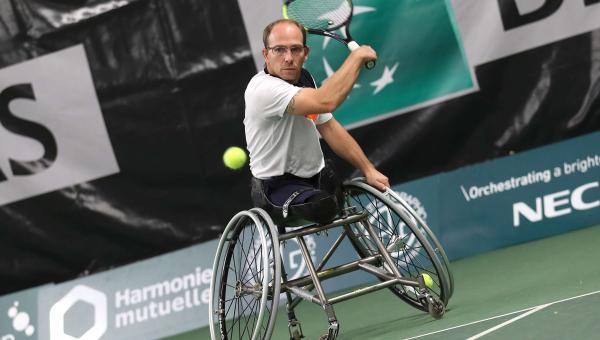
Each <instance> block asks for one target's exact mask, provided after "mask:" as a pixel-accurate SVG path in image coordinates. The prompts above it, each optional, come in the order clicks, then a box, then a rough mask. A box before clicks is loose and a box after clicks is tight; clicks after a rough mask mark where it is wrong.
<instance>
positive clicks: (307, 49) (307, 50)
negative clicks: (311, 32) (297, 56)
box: [304, 46, 310, 61]
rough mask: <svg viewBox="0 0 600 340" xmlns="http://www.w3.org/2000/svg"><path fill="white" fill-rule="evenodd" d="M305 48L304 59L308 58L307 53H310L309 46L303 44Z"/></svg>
mask: <svg viewBox="0 0 600 340" xmlns="http://www.w3.org/2000/svg"><path fill="white" fill-rule="evenodd" d="M304 48H306V55H305V56H304V61H306V60H308V55H309V54H310V47H308V46H304Z"/></svg>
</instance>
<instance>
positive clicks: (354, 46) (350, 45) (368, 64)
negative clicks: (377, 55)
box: [348, 41, 375, 70]
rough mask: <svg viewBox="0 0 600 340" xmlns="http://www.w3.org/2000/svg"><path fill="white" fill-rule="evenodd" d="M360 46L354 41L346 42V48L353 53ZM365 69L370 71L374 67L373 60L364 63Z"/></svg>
mask: <svg viewBox="0 0 600 340" xmlns="http://www.w3.org/2000/svg"><path fill="white" fill-rule="evenodd" d="M359 47H360V45H359V44H358V43H357V42H356V41H350V42H348V48H349V49H350V51H354V50H355V49H357V48H359ZM365 67H366V68H367V69H368V70H370V69H372V68H373V67H375V60H369V61H367V62H366V63H365Z"/></svg>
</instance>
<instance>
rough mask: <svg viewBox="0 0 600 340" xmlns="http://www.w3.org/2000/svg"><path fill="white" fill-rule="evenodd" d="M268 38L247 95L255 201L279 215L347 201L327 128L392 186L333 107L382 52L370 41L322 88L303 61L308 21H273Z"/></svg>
mask: <svg viewBox="0 0 600 340" xmlns="http://www.w3.org/2000/svg"><path fill="white" fill-rule="evenodd" d="M263 44H264V48H263V50H262V53H263V57H264V60H265V67H264V69H263V70H261V71H260V72H258V74H256V75H255V76H254V77H253V78H252V79H251V80H250V82H249V84H248V87H247V89H246V92H245V95H244V98H245V102H246V110H245V117H244V126H245V133H246V142H247V146H248V150H249V153H250V170H251V172H252V175H253V177H254V178H253V180H252V200H253V203H254V204H255V206H257V207H261V208H263V209H265V210H267V212H268V213H269V215H271V217H272V218H273V219H274V220H275V222H276V223H277V222H282V221H290V220H295V219H300V220H305V221H309V222H316V223H327V222H329V221H331V220H333V219H334V217H335V216H336V214H337V213H338V211H339V210H340V208H341V207H342V205H343V202H342V190H341V183H340V181H339V180H338V179H337V178H336V175H335V172H334V170H333V168H332V166H331V164H330V162H325V160H324V157H323V152H322V150H321V145H320V142H319V134H320V135H321V137H322V138H323V139H324V140H325V141H326V142H327V144H328V145H329V146H330V147H331V149H332V150H333V151H334V152H335V153H336V154H337V155H338V156H340V157H341V158H343V159H344V160H346V161H348V162H349V163H350V164H352V165H353V166H354V167H356V168H357V169H359V170H360V171H361V172H362V173H363V174H364V176H365V177H366V181H367V183H369V184H370V185H371V186H373V187H375V188H377V189H379V190H381V191H384V190H385V189H386V188H387V187H389V181H388V178H387V177H386V176H385V175H383V174H382V173H381V172H379V171H378V170H377V169H376V168H375V167H374V166H373V164H372V163H371V162H370V161H369V160H368V158H367V157H366V155H365V154H364V152H363V151H362V149H361V148H360V146H359V145H358V143H357V142H356V141H355V140H354V138H352V136H350V134H349V133H348V132H347V131H346V130H345V129H344V128H343V127H342V126H341V124H340V123H338V122H337V121H336V119H335V118H334V117H333V115H332V114H331V112H333V111H335V109H336V108H337V107H339V106H340V105H341V104H342V103H343V102H344V100H345V99H346V97H347V96H348V94H349V93H350V90H351V89H352V88H353V86H354V84H355V82H356V79H357V78H358V75H359V73H360V70H361V69H362V67H363V65H364V64H365V63H366V62H367V61H370V60H376V59H377V54H376V52H375V51H374V50H373V49H372V48H371V47H369V46H362V47H360V48H358V49H356V50H355V51H353V52H351V53H350V54H349V56H348V57H347V58H346V60H345V62H344V63H343V64H342V66H340V68H339V69H338V70H337V71H336V72H335V73H334V74H333V75H332V76H331V77H330V78H329V79H328V80H327V81H326V82H325V83H324V84H323V86H321V87H320V88H317V87H316V84H315V81H314V79H313V77H312V76H311V74H310V73H309V72H308V71H307V70H305V69H304V68H303V67H302V66H303V64H304V62H305V61H306V60H307V58H308V55H309V51H310V49H309V47H308V46H306V31H305V30H304V28H303V27H302V26H301V25H300V24H298V23H297V22H296V21H293V20H288V19H282V20H277V21H275V22H273V23H271V24H269V25H267V27H266V28H265V29H264V32H263ZM277 224H278V225H281V223H277ZM287 224H288V225H289V223H287ZM279 232H280V233H283V232H285V230H282V229H280V230H279Z"/></svg>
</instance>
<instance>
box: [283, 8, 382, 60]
mask: <svg viewBox="0 0 600 340" xmlns="http://www.w3.org/2000/svg"><path fill="white" fill-rule="evenodd" d="M352 9H353V5H352V1H351V0H286V1H285V2H284V5H283V17H284V18H286V19H293V20H296V21H297V22H299V23H300V24H301V25H302V26H304V27H305V28H306V31H307V32H308V33H311V34H318V35H323V36H326V37H330V38H333V39H335V40H337V41H339V42H341V43H344V44H346V46H348V48H349V49H350V50H351V51H354V50H356V49H357V48H359V47H360V45H359V44H358V43H356V41H354V40H353V39H352V36H351V35H350V21H351V20H352ZM342 27H344V32H345V35H346V36H345V37H342V36H341V35H339V34H336V33H333V32H334V31H336V30H338V29H340V28H342ZM365 67H366V68H367V69H372V68H373V67H375V60H369V61H367V62H366V63H365Z"/></svg>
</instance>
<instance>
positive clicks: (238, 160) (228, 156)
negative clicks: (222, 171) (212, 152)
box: [223, 146, 248, 170]
mask: <svg viewBox="0 0 600 340" xmlns="http://www.w3.org/2000/svg"><path fill="white" fill-rule="evenodd" d="M247 159H248V157H247V156H246V151H244V149H242V148H240V147H237V146H230V147H228V148H227V150H225V153H224V154H223V163H225V166H226V167H228V168H229V169H233V170H238V169H240V168H241V167H243V166H244V165H245V164H246V160H247Z"/></svg>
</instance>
